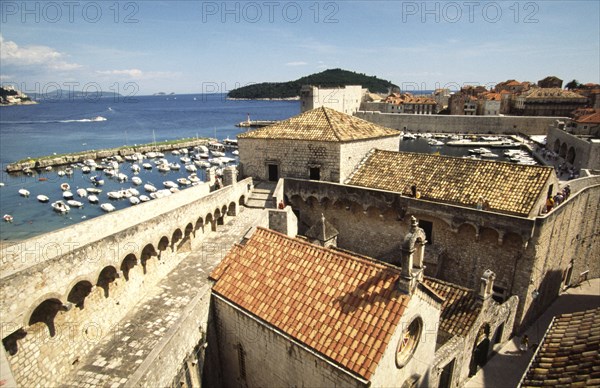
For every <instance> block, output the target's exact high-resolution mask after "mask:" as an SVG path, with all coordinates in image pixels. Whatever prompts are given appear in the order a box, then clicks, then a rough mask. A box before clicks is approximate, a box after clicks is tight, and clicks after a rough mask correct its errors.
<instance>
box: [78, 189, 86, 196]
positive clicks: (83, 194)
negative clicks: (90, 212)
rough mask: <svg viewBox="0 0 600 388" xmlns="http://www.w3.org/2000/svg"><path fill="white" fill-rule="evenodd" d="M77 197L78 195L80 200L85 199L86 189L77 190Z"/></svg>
mask: <svg viewBox="0 0 600 388" xmlns="http://www.w3.org/2000/svg"><path fill="white" fill-rule="evenodd" d="M77 195H79V196H80V197H81V198H85V197H87V190H86V189H77Z"/></svg>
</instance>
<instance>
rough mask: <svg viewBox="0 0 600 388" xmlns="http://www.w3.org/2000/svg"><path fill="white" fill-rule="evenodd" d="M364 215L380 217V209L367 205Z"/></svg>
mask: <svg viewBox="0 0 600 388" xmlns="http://www.w3.org/2000/svg"><path fill="white" fill-rule="evenodd" d="M365 215H366V216H367V217H368V218H380V216H381V210H380V209H379V208H378V207H377V206H369V207H368V208H367V210H365Z"/></svg>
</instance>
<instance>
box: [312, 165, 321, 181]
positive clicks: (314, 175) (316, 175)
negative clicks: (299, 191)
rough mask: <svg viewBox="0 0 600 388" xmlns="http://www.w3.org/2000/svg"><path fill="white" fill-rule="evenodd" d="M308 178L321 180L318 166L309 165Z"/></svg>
mask: <svg viewBox="0 0 600 388" xmlns="http://www.w3.org/2000/svg"><path fill="white" fill-rule="evenodd" d="M309 179H310V180H313V181H320V180H321V169H320V168H319V167H311V168H310V176H309Z"/></svg>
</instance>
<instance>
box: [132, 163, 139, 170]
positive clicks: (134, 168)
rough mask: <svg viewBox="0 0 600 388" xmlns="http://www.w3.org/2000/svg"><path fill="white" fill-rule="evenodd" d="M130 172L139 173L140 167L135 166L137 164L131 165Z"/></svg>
mask: <svg viewBox="0 0 600 388" xmlns="http://www.w3.org/2000/svg"><path fill="white" fill-rule="evenodd" d="M131 171H133V172H140V166H139V165H137V164H133V165H131Z"/></svg>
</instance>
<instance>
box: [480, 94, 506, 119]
mask: <svg viewBox="0 0 600 388" xmlns="http://www.w3.org/2000/svg"><path fill="white" fill-rule="evenodd" d="M501 104H502V95H501V94H500V93H491V92H490V93H483V94H481V95H480V96H479V99H478V100H477V114H478V115H479V116H497V115H498V114H500V113H502V109H501Z"/></svg>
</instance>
